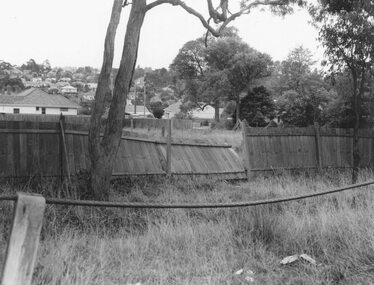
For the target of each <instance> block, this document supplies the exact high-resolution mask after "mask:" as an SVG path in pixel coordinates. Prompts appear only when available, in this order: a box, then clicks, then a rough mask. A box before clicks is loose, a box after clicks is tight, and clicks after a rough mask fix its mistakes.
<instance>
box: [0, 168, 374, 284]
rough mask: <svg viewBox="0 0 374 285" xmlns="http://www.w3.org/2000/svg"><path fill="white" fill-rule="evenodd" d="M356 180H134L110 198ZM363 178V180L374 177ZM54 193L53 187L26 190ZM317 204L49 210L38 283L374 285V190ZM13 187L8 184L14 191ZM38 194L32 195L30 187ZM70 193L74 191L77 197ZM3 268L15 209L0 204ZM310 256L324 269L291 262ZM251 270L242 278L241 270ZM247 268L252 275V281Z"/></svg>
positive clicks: (239, 193)
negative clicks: (287, 261)
mask: <svg viewBox="0 0 374 285" xmlns="http://www.w3.org/2000/svg"><path fill="white" fill-rule="evenodd" d="M349 177H350V175H348V174H334V173H329V174H326V175H323V176H308V175H300V176H291V175H288V174H283V175H281V176H274V177H269V178H257V179H256V180H254V181H252V182H249V183H241V184H228V183H224V182H216V181H211V180H201V179H196V180H179V181H172V182H169V181H144V180H138V181H127V182H122V183H117V184H116V185H114V186H113V189H112V192H111V200H114V201H119V200H123V201H134V202H135V201H137V202H139V201H144V202H145V201H149V202H164V203H165V202H170V203H173V202H225V201H245V200H254V199H265V198H274V197H279V196H287V195H294V194H299V193H309V192H313V191H322V190H325V189H327V188H332V187H337V186H343V185H347V184H350V182H349ZM372 177H373V174H372V173H371V172H365V173H362V175H361V177H360V181H366V180H369V179H372ZM29 188H32V189H33V191H37V192H42V193H43V194H44V195H46V196H51V195H53V194H52V193H53V191H52V189H53V185H52V184H48V183H44V184H43V185H42V186H41V185H39V186H30V187H25V186H24V187H23V188H22V189H20V190H23V191H27V190H30V189H29ZM368 188H370V189H364V188H362V189H361V190H353V191H349V192H344V193H341V194H336V195H330V196H325V197H321V198H313V199H309V200H303V201H297V202H290V203H283V204H276V205H270V206H257V207H253V208H242V209H221V210H128V209H122V210H117V209H95V208H83V207H65V206H48V207H47V211H46V215H45V220H44V225H43V229H42V237H41V242H40V247H39V252H38V259H37V264H36V268H35V273H34V278H33V284H137V283H140V284H373V283H374V200H373V190H374V189H373V187H370V186H369V187H368ZM10 189H11V187H10V186H6V185H5V186H2V187H1V192H2V193H9V192H12V191H14V190H10ZM30 191H31V190H30ZM69 195H72V194H69ZM0 214H1V215H0V246H1V251H0V266H2V262H3V258H4V251H5V245H6V240H7V237H8V231H9V225H10V220H11V204H10V203H9V202H2V203H0ZM301 253H307V254H309V255H310V256H311V257H313V258H314V259H315V260H316V261H317V265H312V264H309V263H306V262H295V263H294V264H292V265H281V264H280V260H281V259H282V258H283V257H286V256H288V255H293V254H301ZM239 269H244V273H243V274H241V275H234V272H236V271H238V270H239ZM248 270H251V271H253V274H252V275H251V277H253V279H248V278H247V280H246V279H245V277H247V276H248V274H247V273H246V272H247V271H248Z"/></svg>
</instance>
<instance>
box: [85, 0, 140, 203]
mask: <svg viewBox="0 0 374 285" xmlns="http://www.w3.org/2000/svg"><path fill="white" fill-rule="evenodd" d="M118 1H119V0H116V1H115V4H114V5H116V2H118ZM119 2H121V3H122V1H119ZM113 10H114V7H113ZM145 13H146V0H136V1H133V2H132V5H131V11H130V15H129V20H128V23H127V28H126V36H125V41H124V46H123V51H122V57H121V62H120V67H119V70H118V74H117V77H116V79H115V83H114V90H113V97H112V101H111V104H110V109H109V114H108V119H107V122H106V124H105V131H104V137H103V139H102V140H101V142H100V143H98V140H100V137H99V133H100V124H101V120H100V119H96V117H98V115H97V114H96V113H97V112H98V111H99V112H100V111H101V110H100V106H98V107H97V110H96V112H95V111H94V112H93V115H92V118H91V124H92V125H91V128H90V140H91V141H90V151H91V152H92V153H91V154H90V155H91V181H90V188H91V191H92V193H93V195H94V197H95V198H97V199H102V200H107V199H108V198H109V188H110V179H111V176H112V170H113V164H114V160H115V157H116V154H117V151H118V147H119V144H120V141H121V135H122V121H123V117H124V114H125V106H126V98H127V95H128V92H129V89H130V84H131V80H132V76H133V72H134V69H135V64H136V59H137V54H138V45H139V37H140V31H141V27H142V25H143V21H144V17H145ZM112 16H113V13H112ZM109 26H111V25H110V24H109ZM108 31H109V27H108ZM108 34H113V31H111V32H110V33H107V37H108ZM114 34H115V32H114ZM110 38H111V39H112V37H110ZM113 39H114V37H113ZM105 60H106V59H105V55H104V62H105ZM103 70H104V69H103ZM103 70H102V73H103V74H106V73H105V71H103ZM103 77H104V76H103ZM108 86H109V85H108ZM96 96H97V94H96ZM101 96H102V94H101ZM97 104H99V103H97ZM95 105H96V104H95ZM100 105H101V107H102V106H103V105H104V104H103V102H101V104H100ZM102 108H104V107H102ZM103 112H104V110H102V112H101V115H102V114H103ZM100 118H101V116H100ZM93 132H96V133H93ZM97 137H99V138H98V139H97Z"/></svg>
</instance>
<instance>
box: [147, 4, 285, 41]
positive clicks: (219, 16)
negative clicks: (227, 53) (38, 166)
mask: <svg viewBox="0 0 374 285" xmlns="http://www.w3.org/2000/svg"><path fill="white" fill-rule="evenodd" d="M207 3H208V10H209V15H210V18H212V19H213V20H214V22H215V23H216V24H219V23H222V24H221V26H220V27H219V28H218V29H215V28H213V27H212V26H211V25H210V24H209V20H208V21H207V20H205V18H204V17H203V15H202V14H200V13H199V12H198V11H196V10H195V9H193V8H191V7H190V6H188V5H187V4H186V3H184V2H183V1H182V0H156V1H154V2H152V3H149V4H148V5H147V8H146V11H149V10H150V9H152V8H154V7H156V6H159V5H161V4H170V5H173V6H180V7H181V8H183V9H184V10H185V11H186V12H187V13H189V14H191V15H193V16H195V17H197V18H198V19H199V20H200V22H201V23H202V25H203V26H204V28H206V29H207V30H208V31H209V32H210V33H211V34H212V35H213V36H215V37H219V36H220V35H221V32H222V31H223V30H224V29H225V28H226V27H227V25H228V24H229V23H230V22H232V21H233V20H235V19H236V18H238V17H239V16H241V15H243V14H248V13H249V12H250V10H251V9H252V8H254V7H256V6H281V5H286V3H285V1H284V0H256V1H254V2H251V3H248V4H247V5H245V6H244V7H243V8H242V9H240V10H239V11H238V12H236V13H233V14H232V13H230V14H231V15H230V17H227V13H228V12H229V11H228V0H221V2H220V6H219V8H221V9H222V13H218V12H217V9H218V8H217V9H214V7H213V4H212V1H211V0H207ZM210 18H209V19H210Z"/></svg>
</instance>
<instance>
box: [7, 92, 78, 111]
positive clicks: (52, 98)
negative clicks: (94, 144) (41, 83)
mask: <svg viewBox="0 0 374 285" xmlns="http://www.w3.org/2000/svg"><path fill="white" fill-rule="evenodd" d="M78 108H79V105H77V104H75V103H73V102H71V101H70V100H69V99H67V98H65V97H64V96H61V95H49V94H48V93H46V92H44V91H43V90H40V89H37V88H30V89H26V90H24V91H22V92H21V93H18V94H13V95H0V113H5V114H9V113H11V114H47V115H59V114H61V113H62V114H63V115H77V113H78Z"/></svg>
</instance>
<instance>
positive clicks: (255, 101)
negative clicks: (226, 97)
mask: <svg viewBox="0 0 374 285" xmlns="http://www.w3.org/2000/svg"><path fill="white" fill-rule="evenodd" d="M240 118H241V119H245V120H246V121H247V122H248V124H249V125H250V126H252V127H265V126H266V125H267V124H268V122H269V120H271V119H273V118H274V103H273V100H272V97H271V94H270V93H269V91H268V90H266V88H265V87H264V86H259V87H255V88H253V89H252V90H250V91H248V93H247V95H246V96H245V97H244V98H242V99H241V100H240Z"/></svg>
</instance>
